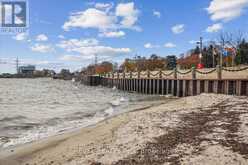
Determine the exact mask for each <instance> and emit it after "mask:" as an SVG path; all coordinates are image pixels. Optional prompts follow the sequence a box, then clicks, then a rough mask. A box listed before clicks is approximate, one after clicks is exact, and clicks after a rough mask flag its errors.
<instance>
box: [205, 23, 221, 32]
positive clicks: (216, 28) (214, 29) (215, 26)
mask: <svg viewBox="0 0 248 165" xmlns="http://www.w3.org/2000/svg"><path fill="white" fill-rule="evenodd" d="M222 28H223V25H222V24H221V23H217V24H213V25H212V26H209V27H207V29H206V32H208V33H216V32H218V31H220V30H221V29H222Z"/></svg>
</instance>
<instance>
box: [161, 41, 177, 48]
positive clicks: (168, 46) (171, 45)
mask: <svg viewBox="0 0 248 165" xmlns="http://www.w3.org/2000/svg"><path fill="white" fill-rule="evenodd" d="M164 47H166V48H175V47H176V45H175V44H173V43H171V42H167V43H166V44H164Z"/></svg>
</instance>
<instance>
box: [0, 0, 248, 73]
mask: <svg viewBox="0 0 248 165" xmlns="http://www.w3.org/2000/svg"><path fill="white" fill-rule="evenodd" d="M0 1H1V0H0ZM28 2H29V32H28V33H19V34H15V35H6V34H5V35H3V34H0V73H7V72H9V73H14V72H15V70H16V69H15V59H16V58H17V57H18V59H19V60H20V65H27V64H34V65H36V66H37V68H38V69H43V68H48V69H54V70H56V71H59V70H60V69H62V68H68V69H70V70H71V71H75V70H78V69H80V68H82V67H85V66H87V65H89V64H93V63H94V61H95V56H97V57H98V61H99V62H101V61H104V60H109V61H111V62H117V63H119V64H120V63H121V62H122V61H123V60H124V59H125V58H134V57H135V56H136V55H139V56H146V57H149V56H150V55H151V54H153V53H154V54H157V55H159V56H163V57H165V56H167V55H177V56H179V55H180V54H181V53H185V52H187V51H188V50H189V49H192V48H194V47H195V46H196V42H197V41H198V40H199V38H200V36H202V37H203V38H204V40H205V41H209V40H215V39H217V38H218V36H219V34H220V32H237V31H242V32H244V34H245V35H246V33H247V30H248V29H247V27H248V19H247V17H248V0H187V1H182V0H153V1H151V0H132V1H130V0H97V1H95V0H52V1H51V0H29V1H28Z"/></svg>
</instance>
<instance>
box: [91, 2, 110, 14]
mask: <svg viewBox="0 0 248 165" xmlns="http://www.w3.org/2000/svg"><path fill="white" fill-rule="evenodd" d="M95 8H96V9H100V10H106V11H107V12H108V11H109V10H110V9H112V8H113V3H96V4H95Z"/></svg>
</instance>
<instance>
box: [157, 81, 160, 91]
mask: <svg viewBox="0 0 248 165" xmlns="http://www.w3.org/2000/svg"><path fill="white" fill-rule="evenodd" d="M157 94H158V95H159V94H160V79H157Z"/></svg>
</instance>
